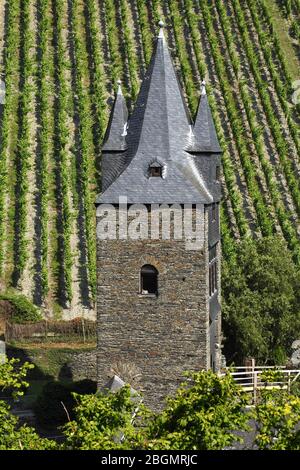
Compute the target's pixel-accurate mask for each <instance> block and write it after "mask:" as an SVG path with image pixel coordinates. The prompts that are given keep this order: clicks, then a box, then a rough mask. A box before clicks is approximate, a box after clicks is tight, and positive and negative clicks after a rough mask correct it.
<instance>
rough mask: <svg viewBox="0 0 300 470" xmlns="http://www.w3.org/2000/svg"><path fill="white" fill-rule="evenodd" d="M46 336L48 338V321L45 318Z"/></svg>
mask: <svg viewBox="0 0 300 470" xmlns="http://www.w3.org/2000/svg"><path fill="white" fill-rule="evenodd" d="M45 338H46V339H47V338H48V322H47V320H45Z"/></svg>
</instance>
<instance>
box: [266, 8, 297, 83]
mask: <svg viewBox="0 0 300 470" xmlns="http://www.w3.org/2000/svg"><path fill="white" fill-rule="evenodd" d="M265 4H266V5H267V7H268V9H269V13H270V16H271V17H272V20H273V25H274V30H275V31H276V33H277V35H278V39H279V41H280V45H281V47H282V50H283V51H284V52H285V56H286V58H287V67H288V69H289V72H290V74H291V76H292V78H293V79H294V80H297V79H299V78H300V63H299V60H298V58H297V55H296V52H295V50H294V47H293V42H292V38H291V37H290V35H289V33H288V31H289V26H290V25H289V22H288V21H287V20H286V18H284V17H283V16H282V14H281V11H280V9H279V7H278V5H277V4H276V0H265Z"/></svg>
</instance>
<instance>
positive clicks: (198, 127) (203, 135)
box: [187, 80, 222, 153]
mask: <svg viewBox="0 0 300 470" xmlns="http://www.w3.org/2000/svg"><path fill="white" fill-rule="evenodd" d="M201 85H202V89H201V98H200V102H199V106H198V110H197V114H196V120H195V124H194V127H193V135H192V137H191V138H190V143H189V146H188V148H187V150H188V151H189V152H204V153H205V152H209V153H221V152H222V150H221V147H220V144H219V141H218V137H217V133H216V129H215V125H214V121H213V118H212V114H211V110H210V106H209V103H208V99H207V94H206V83H205V81H204V80H203V81H202V83H201Z"/></svg>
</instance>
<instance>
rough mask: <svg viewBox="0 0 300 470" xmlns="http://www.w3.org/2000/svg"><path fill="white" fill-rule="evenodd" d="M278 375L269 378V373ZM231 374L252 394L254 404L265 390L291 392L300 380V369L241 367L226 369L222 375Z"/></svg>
mask: <svg viewBox="0 0 300 470" xmlns="http://www.w3.org/2000/svg"><path fill="white" fill-rule="evenodd" d="M268 371H270V372H271V371H273V372H274V373H277V372H278V374H276V375H277V377H276V375H275V377H274V378H273V379H271V378H270V379H268V378H267V374H266V373H267V372H268ZM228 372H229V373H230V374H231V376H232V377H233V379H234V380H235V382H236V383H237V384H238V385H240V386H241V387H242V388H243V389H244V390H245V391H246V392H249V393H251V394H252V397H253V402H254V403H255V402H256V400H257V395H258V392H259V391H260V390H263V389H265V390H266V389H269V390H270V389H274V388H275V389H276V388H277V389H282V390H287V391H288V392H290V391H291V387H292V385H293V384H294V383H295V382H296V381H297V380H298V379H299V378H300V370H299V369H286V368H285V367H284V366H279V367H277V366H276V367H274V366H255V367H251V366H241V367H234V368H226V371H223V372H222V373H221V375H225V374H226V373H228Z"/></svg>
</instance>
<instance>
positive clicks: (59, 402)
mask: <svg viewBox="0 0 300 470" xmlns="http://www.w3.org/2000/svg"><path fill="white" fill-rule="evenodd" d="M73 392H75V393H78V394H80V395H86V394H93V393H95V392H96V383H95V382H93V381H92V380H87V379H86V380H80V381H79V382H73V383H68V384H67V383H61V382H56V381H55V382H54V381H50V382H48V383H46V384H45V385H44V387H43V390H42V393H41V394H40V395H39V397H38V398H37V401H36V403H35V406H34V411H35V414H36V417H37V421H38V423H39V424H40V425H41V426H43V427H45V428H54V427H57V426H61V425H63V424H65V423H66V422H67V421H68V416H67V413H66V411H65V408H66V410H67V412H68V414H69V417H70V419H74V411H73V410H74V407H75V404H76V402H75V399H74V397H73V395H72V393H73ZM63 405H64V406H63ZM64 407H65V408H64Z"/></svg>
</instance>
